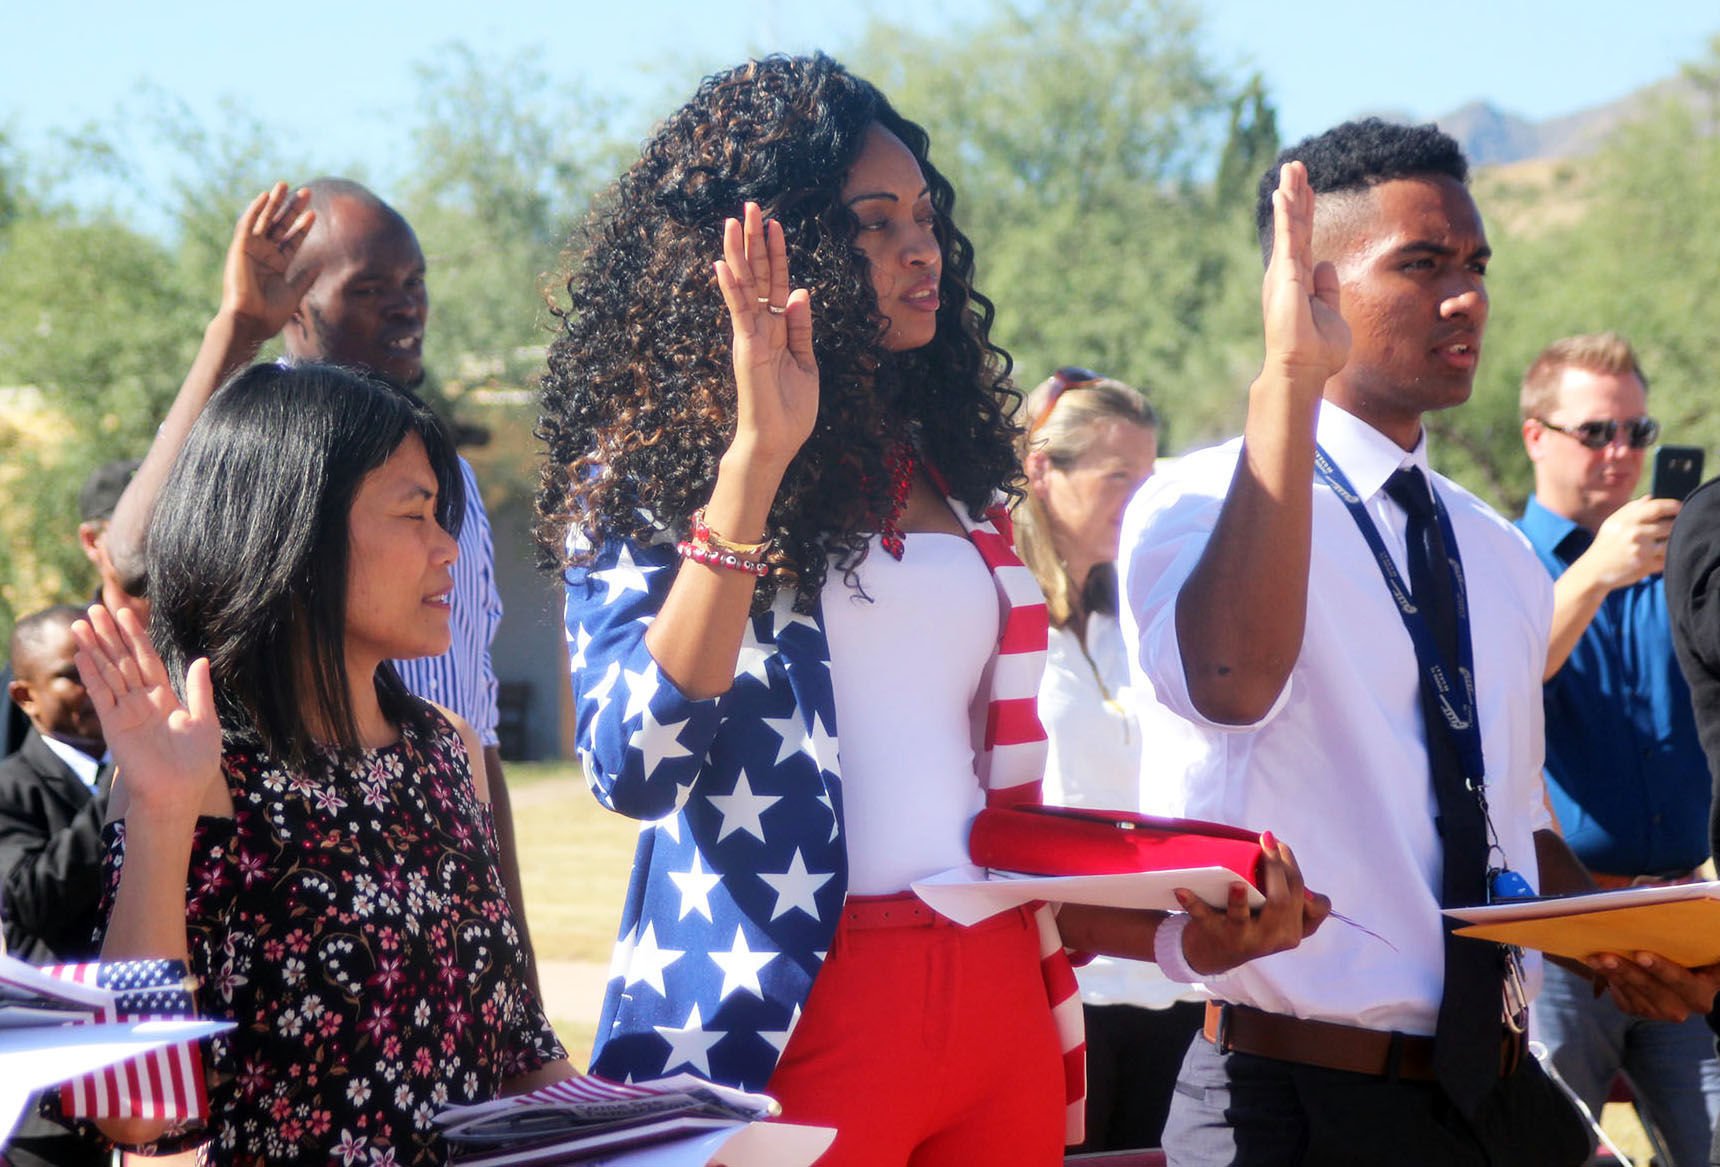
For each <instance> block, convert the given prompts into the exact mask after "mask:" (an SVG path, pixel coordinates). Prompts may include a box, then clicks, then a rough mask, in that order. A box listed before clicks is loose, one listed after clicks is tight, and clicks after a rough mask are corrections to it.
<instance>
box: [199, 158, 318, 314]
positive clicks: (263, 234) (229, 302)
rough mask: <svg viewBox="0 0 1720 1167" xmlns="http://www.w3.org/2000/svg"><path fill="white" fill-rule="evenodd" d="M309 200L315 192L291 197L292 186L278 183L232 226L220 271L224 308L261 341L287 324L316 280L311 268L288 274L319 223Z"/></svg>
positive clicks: (247, 209)
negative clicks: (303, 244) (301, 246)
mask: <svg viewBox="0 0 1720 1167" xmlns="http://www.w3.org/2000/svg"><path fill="white" fill-rule="evenodd" d="M310 201H311V192H310V191H308V190H303V189H301V190H299V191H297V192H295V193H293V194H290V195H289V194H288V193H287V184H286V183H284V182H277V183H276V184H275V185H274V186H272V187H270V188H269V189H268V190H266V191H264V192H263V193H262V194H260V195H258V196H257V197H256V198H254V199H252V200H251V205H250V206H248V207H246V208H245V212H244V214H242V215H240V216H239V222H238V223H237V224H235V225H234V227H233V241H232V242H231V243H229V244H228V245H227V262H226V266H225V267H224V269H223V270H222V273H221V311H223V312H225V313H229V314H230V315H232V316H233V318H234V319H235V321H237V322H238V323H240V324H241V325H243V326H244V327H245V328H246V329H248V330H250V331H251V333H252V334H253V336H254V337H256V338H258V340H259V343H260V342H261V341H263V340H268V339H270V338H271V337H274V336H275V335H277V334H278V333H279V332H280V331H281V329H283V328H285V327H286V326H287V321H288V320H290V319H292V315H293V311H294V310H295V309H296V308H298V306H299V301H300V300H301V299H303V298H304V294H305V289H306V288H308V287H310V285H311V281H312V280H313V279H315V278H316V272H315V271H314V270H310V269H301V270H300V271H299V272H297V273H295V274H294V275H293V278H292V279H290V280H289V279H288V278H287V273H288V271H289V269H290V268H291V267H292V262H293V256H294V255H296V254H297V253H298V249H299V246H300V245H301V244H302V243H304V241H305V235H306V233H307V232H308V231H309V230H310V227H311V224H312V223H314V222H315V221H316V217H317V213H316V212H315V211H313V210H311V209H310Z"/></svg>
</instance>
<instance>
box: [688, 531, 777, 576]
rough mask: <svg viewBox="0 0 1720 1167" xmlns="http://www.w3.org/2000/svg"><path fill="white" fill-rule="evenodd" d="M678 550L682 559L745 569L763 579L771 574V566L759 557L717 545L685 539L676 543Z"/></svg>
mask: <svg viewBox="0 0 1720 1167" xmlns="http://www.w3.org/2000/svg"><path fill="white" fill-rule="evenodd" d="M675 550H676V552H677V553H678V554H679V555H680V556H681V558H682V559H691V560H692V561H693V562H694V563H702V564H704V565H705V566H706V567H721V568H727V569H728V570H729V571H744V572H746V573H747V574H748V575H756V576H758V578H760V579H763V578H764V577H765V576H766V575H768V574H770V568H769V566H767V565H766V564H764V563H763V562H761V561H759V560H757V559H748V558H746V557H745V556H742V555H736V554H735V553H734V552H733V551H720V550H718V549H717V548H715V547H706V546H703V545H701V544H699V543H694V542H693V541H692V540H690V539H683V540H681V541H680V542H679V543H677V544H675Z"/></svg>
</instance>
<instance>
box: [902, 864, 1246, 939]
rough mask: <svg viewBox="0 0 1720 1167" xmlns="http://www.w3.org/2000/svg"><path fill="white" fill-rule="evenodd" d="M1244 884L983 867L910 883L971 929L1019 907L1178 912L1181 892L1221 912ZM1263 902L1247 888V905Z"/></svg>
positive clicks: (1225, 874)
mask: <svg viewBox="0 0 1720 1167" xmlns="http://www.w3.org/2000/svg"><path fill="white" fill-rule="evenodd" d="M1239 882H1246V881H1245V880H1243V879H1242V877H1241V876H1239V875H1237V874H1236V872H1234V871H1232V870H1230V869H1229V868H1228V867H1191V868H1183V869H1181V870H1175V871H1129V872H1124V873H1122V874H1118V875H1017V874H1014V873H1011V872H1007V871H998V870H993V869H987V868H984V867H954V868H951V869H950V870H948V871H941V872H939V873H938V874H936V875H931V876H927V877H926V878H925V879H920V880H915V881H914V883H913V885H912V886H913V889H914V894H915V895H917V896H919V897H920V898H921V899H922V900H924V901H925V902H926V903H927V904H929V905H931V907H932V908H933V909H934V910H935V911H937V912H938V913H939V914H941V915H944V916H947V917H949V918H950V919H952V920H954V921H955V922H956V923H958V924H965V925H972V924H977V923H979V922H980V921H981V920H984V919H987V918H989V917H991V916H995V915H997V913H999V912H1007V911H1008V910H1009V909H1011V908H1013V907H1016V906H1018V905H1020V904H1025V903H1030V902H1032V901H1034V900H1045V901H1047V902H1049V903H1054V904H1094V905H1096V906H1099V907H1106V908H1156V909H1158V910H1160V911H1166V912H1179V911H1181V910H1182V908H1181V907H1180V906H1179V905H1178V904H1177V900H1176V896H1175V895H1173V894H1172V893H1173V892H1174V891H1175V890H1176V889H1177V888H1179V887H1186V888H1188V889H1189V890H1190V891H1192V892H1193V893H1194V894H1195V895H1197V896H1199V897H1200V898H1201V899H1202V900H1204V901H1206V902H1207V903H1209V904H1211V905H1213V906H1214V907H1222V906H1223V905H1224V904H1226V903H1228V902H1229V899H1230V885H1231V884H1233V883H1239ZM1265 902H1266V897H1265V896H1263V895H1261V894H1260V893H1259V892H1258V891H1256V890H1255V889H1254V888H1253V887H1250V888H1249V889H1248V906H1249V907H1251V908H1258V907H1259V906H1260V905H1261V904H1264V903H1265Z"/></svg>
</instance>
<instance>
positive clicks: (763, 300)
mask: <svg viewBox="0 0 1720 1167" xmlns="http://www.w3.org/2000/svg"><path fill="white" fill-rule="evenodd" d="M757 300H758V302H759V303H760V304H769V303H770V297H769V296H759V297H757Z"/></svg>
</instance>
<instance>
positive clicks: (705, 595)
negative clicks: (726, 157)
mask: <svg viewBox="0 0 1720 1167" xmlns="http://www.w3.org/2000/svg"><path fill="white" fill-rule="evenodd" d="M716 273H717V284H718V286H719V287H720V288H721V289H722V293H723V302H724V303H725V304H726V305H727V306H728V310H729V320H730V322H731V323H732V324H733V326H734V365H735V400H736V420H735V435H734V440H733V441H732V442H731V443H730V444H729V448H728V450H727V451H726V452H725V453H724V454H723V458H722V461H721V463H720V464H719V466H718V469H717V481H716V485H715V486H714V487H713V488H712V490H711V498H710V501H709V502H708V503H706V505H705V521H706V522H707V523H708V524H709V525H710V528H711V530H712V531H714V532H716V533H718V534H720V535H722V536H723V537H725V538H727V539H729V540H732V541H734V542H737V543H754V542H758V541H759V540H761V539H763V538H764V532H765V524H766V521H767V520H768V518H769V516H770V508H771V503H772V502H773V501H774V500H775V499H776V492H777V488H778V487H779V486H780V485H781V484H782V476H783V473H784V472H785V471H786V470H787V469H788V464H789V463H790V462H791V461H793V459H794V456H795V454H796V453H798V452H799V450H800V447H801V445H802V444H804V443H805V441H806V439H807V438H808V437H809V436H811V434H812V423H813V421H814V419H816V418H817V416H818V365H817V363H816V362H815V360H814V358H813V355H812V299H811V296H810V295H809V293H808V292H807V291H806V289H805V288H796V289H795V290H794V291H793V292H790V291H789V283H788V277H789V273H788V248H787V245H786V243H785V242H784V240H783V235H782V227H781V225H780V224H778V223H776V222H774V221H771V222H767V221H766V220H765V218H764V216H763V213H762V212H761V211H760V210H759V207H758V204H757V203H748V204H746V208H745V211H744V218H743V219H741V220H736V219H730V220H729V221H728V222H727V223H726V224H725V225H724V228H723V258H722V259H720V260H718V261H716ZM683 517H684V516H683ZM752 593H753V577H752V576H750V575H747V574H745V573H744V572H738V571H729V570H725V569H722V568H716V567H706V566H704V565H702V564H698V563H693V562H691V561H687V562H685V563H683V564H682V565H681V570H680V571H679V572H678V573H677V574H676V577H675V582H674V584H673V585H672V586H671V587H670V589H669V593H668V595H667V596H666V597H665V598H664V601H663V607H662V610H661V611H660V612H659V613H658V615H657V618H656V619H655V620H654V621H652V624H651V628H650V631H648V632H647V633H646V634H645V645H646V647H647V648H648V649H649V650H650V652H651V656H652V658H653V659H654V660H656V662H657V665H658V667H659V668H660V669H661V670H662V672H663V674H664V676H666V677H668V678H669V679H670V680H672V681H673V682H674V683H675V684H676V685H677V686H678V687H679V688H680V689H681V691H682V692H683V693H684V694H686V695H687V696H689V697H694V698H702V697H715V696H717V695H718V694H720V693H723V692H725V691H727V689H728V688H729V685H730V684H731V683H733V681H734V675H735V662H736V661H737V660H738V659H739V657H740V650H741V640H742V637H743V635H744V633H745V630H746V622H747V612H748V610H749V609H750V608H751V606H752Z"/></svg>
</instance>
